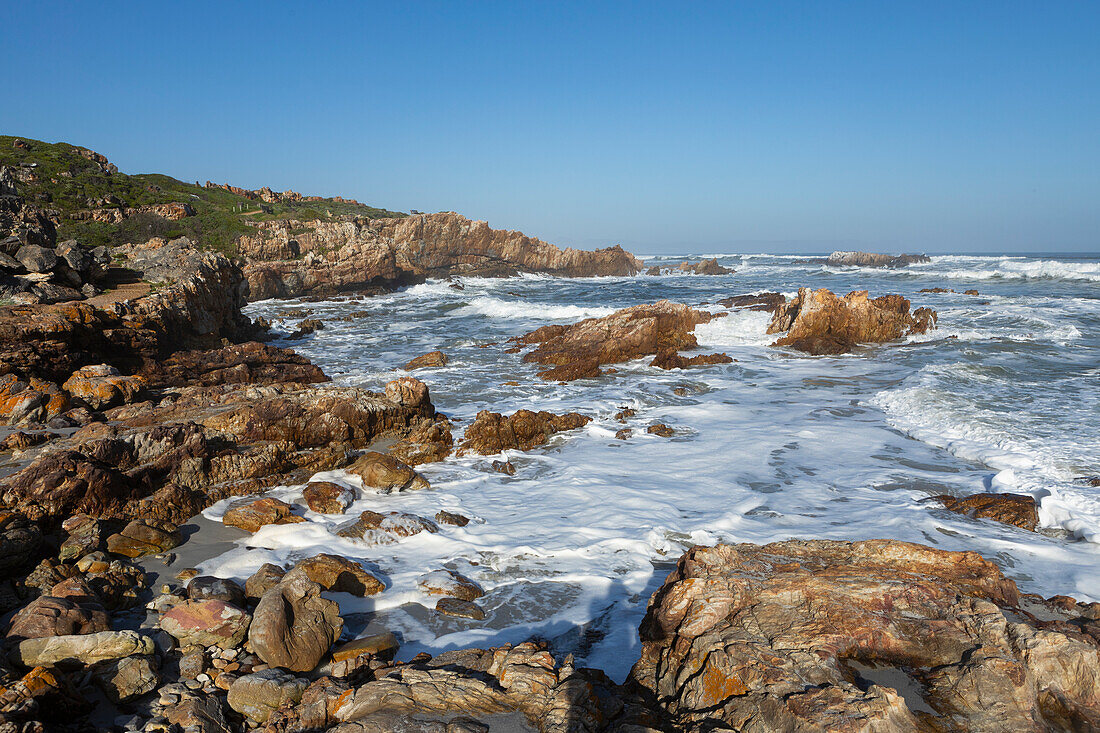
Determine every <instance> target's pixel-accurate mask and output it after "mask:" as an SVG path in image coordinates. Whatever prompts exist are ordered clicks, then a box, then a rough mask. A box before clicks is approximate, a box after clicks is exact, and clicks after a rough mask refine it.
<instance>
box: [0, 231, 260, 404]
mask: <svg viewBox="0 0 1100 733" xmlns="http://www.w3.org/2000/svg"><path fill="white" fill-rule="evenodd" d="M115 254H116V256H118V257H120V258H123V259H124V262H125V264H126V265H127V267H128V268H129V269H130V270H132V271H134V272H136V273H139V274H140V275H141V276H142V277H143V278H144V279H146V280H147V281H150V282H153V283H164V284H165V285H163V286H158V287H156V288H148V287H145V288H142V289H141V290H140V291H139V292H141V293H144V294H142V295H140V296H139V297H135V298H133V299H130V300H115V301H113V302H109V303H105V304H104V305H103V306H97V305H91V304H88V303H81V302H74V303H63V304H56V305H47V306H32V305H28V306H13V307H8V308H0V374H8V373H14V374H17V375H20V376H22V377H24V378H30V377H35V378H39V379H45V380H49V381H52V382H64V381H65V380H66V379H68V378H69V377H70V376H71V375H72V374H73V372H75V371H76V370H77V369H78V368H80V367H82V366H87V365H89V364H103V363H106V364H110V365H111V366H114V367H116V368H118V369H119V370H121V371H122V372H123V373H133V372H134V371H137V370H140V369H142V368H143V367H145V366H148V365H151V364H153V363H155V362H156V361H157V360H158V359H161V358H164V357H166V356H168V355H169V354H171V353H173V352H175V351H177V350H179V349H185V348H201V347H207V348H209V347H211V346H215V345H220V344H221V340H222V339H223V338H228V339H231V340H240V339H242V338H245V337H247V336H249V335H251V334H252V333H253V331H254V328H253V326H252V322H251V321H250V320H249V319H248V318H247V317H246V316H244V315H243V314H242V312H241V308H242V307H243V306H244V304H245V302H246V301H245V299H246V294H247V283H246V282H245V281H244V278H243V275H242V274H241V271H240V269H239V268H238V267H237V266H236V265H235V264H233V263H232V262H230V261H229V260H228V259H227V258H226V257H225V256H223V255H220V254H217V253H214V252H200V251H199V250H197V249H195V248H194V247H193V246H192V245H191V243H190V242H189V241H188V240H186V239H176V240H173V241H172V242H164V240H160V239H154V240H151V241H150V242H148V243H146V244H143V245H132V246H127V247H120V248H117V249H116V250H115Z"/></svg>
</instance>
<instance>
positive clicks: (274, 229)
mask: <svg viewBox="0 0 1100 733" xmlns="http://www.w3.org/2000/svg"><path fill="white" fill-rule="evenodd" d="M256 230H257V231H256V234H255V235H253V236H244V237H241V239H240V241H239V243H238V250H239V252H240V254H241V255H242V256H244V257H246V258H248V260H249V264H248V265H247V266H246V267H245V273H246V275H247V277H248V281H249V285H250V289H251V297H252V298H253V299H255V300H261V299H264V298H276V297H279V298H286V297H296V296H301V295H327V294H332V293H339V292H345V291H360V290H370V289H372V288H378V289H384V288H392V287H395V286H399V285H405V284H409V283H413V282H420V281H422V280H423V279H424V278H427V277H448V276H452V275H482V276H504V275H514V274H516V273H519V272H542V273H549V274H552V275H562V276H566V277H589V276H596V275H633V274H635V273H637V272H638V271H639V269H640V268H641V263H640V262H639V261H638V260H637V259H635V258H634V257H633V256H632V255H631V254H630V253H628V252H626V251H624V250H623V249H622V248H621V247H618V246H616V247H610V248H607V249H601V250H596V251H594V252H587V251H582V250H575V249H565V250H561V249H559V248H557V247H555V246H554V245H552V244H547V243H546V242H543V241H542V240H539V239H535V238H532V237H528V236H526V235H524V234H522V233H520V232H511V231H504V230H497V229H490V228H489V225H488V224H487V223H486V222H484V221H470V220H469V219H466V218H464V217H462V216H459V215H458V214H455V213H441V214H425V215H417V216H409V217H405V218H401V219H355V220H351V221H339V222H297V221H270V222H257V223H256Z"/></svg>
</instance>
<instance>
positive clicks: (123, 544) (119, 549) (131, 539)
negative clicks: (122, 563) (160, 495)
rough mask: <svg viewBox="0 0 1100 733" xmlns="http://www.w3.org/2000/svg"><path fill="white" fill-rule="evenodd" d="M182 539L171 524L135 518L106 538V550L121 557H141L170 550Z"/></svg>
mask: <svg viewBox="0 0 1100 733" xmlns="http://www.w3.org/2000/svg"><path fill="white" fill-rule="evenodd" d="M182 541H183V538H182V536H181V535H180V533H179V530H177V529H176V528H175V527H173V526H171V525H164V524H162V523H160V522H156V521H153V520H149V521H142V520H140V519H135V520H133V521H132V522H130V523H129V524H127V525H126V526H125V527H123V528H122V531H121V532H119V533H118V534H113V535H111V536H110V537H108V538H107V551H108V552H113V553H114V554H116V555H122V556H123V557H143V556H145V555H156V554H157V553H160V552H165V551H167V550H171V549H172V548H173V547H176V546H177V545H179V544H180V543H181V542H182Z"/></svg>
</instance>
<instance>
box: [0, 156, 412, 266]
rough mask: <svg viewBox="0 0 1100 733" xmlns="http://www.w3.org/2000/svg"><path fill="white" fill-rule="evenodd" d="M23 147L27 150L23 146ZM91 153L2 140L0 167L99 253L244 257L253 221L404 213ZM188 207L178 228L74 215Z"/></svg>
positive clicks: (62, 228)
mask: <svg viewBox="0 0 1100 733" xmlns="http://www.w3.org/2000/svg"><path fill="white" fill-rule="evenodd" d="M16 140H20V141H22V143H23V144H24V145H25V147H16V145H15V142H16ZM86 153H90V151H86V149H84V148H80V147H77V146H74V145H69V144H68V143H45V142H41V141H38V140H32V139H30V138H17V137H13V136H10V135H0V166H2V165H6V166H11V167H13V168H17V169H19V171H20V173H19V177H20V178H21V179H23V182H22V183H20V184H19V193H20V194H21V195H22V196H24V197H25V198H26V199H27V200H28V201H30V202H32V203H34V204H35V205H37V206H40V207H42V208H45V209H52V210H54V211H55V212H56V213H57V215H58V219H59V226H58V236H59V238H62V239H76V240H77V241H79V242H80V243H81V244H84V245H87V246H90V247H95V246H98V245H101V244H106V245H108V246H110V245H116V244H124V243H127V242H138V241H145V240H147V239H149V238H150V237H154V236H159V237H165V238H172V237H179V236H187V237H190V238H191V239H192V240H193V241H195V242H197V243H199V244H200V245H201V246H203V247H207V248H210V249H217V250H220V251H223V252H226V253H230V254H232V253H234V252H235V251H236V240H237V238H238V237H239V236H240V235H241V234H243V233H247V232H248V231H250V230H251V227H249V226H248V225H247V224H246V223H245V221H247V220H251V221H257V220H266V219H301V220H305V221H310V220H315V219H320V220H331V219H338V218H343V217H347V216H365V217H371V218H377V217H389V216H404V214H403V213H400V212H394V211H387V210H386V209H378V208H375V207H373V206H366V205H363V204H353V203H348V202H346V201H334V200H332V199H324V200H321V201H295V202H279V203H261V202H259V201H253V200H251V199H249V198H247V197H245V196H239V195H237V194H235V193H232V192H230V191H226V190H224V189H220V188H204V187H203V186H199V185H196V184H194V183H184V182H183V181H177V180H176V179H175V178H172V177H170V176H166V175H161V174H158V173H147V174H139V175H127V174H125V173H121V172H109V170H105V169H106V168H107V166H106V164H105V163H104V162H103V161H97V160H95V159H94V158H92V157H88V155H87V154H86ZM175 202H178V203H186V204H188V205H190V206H191V207H192V208H193V209H194V210H195V216H188V217H185V218H183V219H180V220H178V221H171V220H169V219H165V218H163V217H160V216H156V215H154V214H149V213H135V214H132V215H131V216H129V217H128V218H126V219H124V220H123V221H121V222H119V223H117V224H106V223H103V222H93V221H78V220H76V219H74V218H73V215H74V214H75V213H77V212H80V211H87V210H89V209H111V208H127V209H129V208H133V207H137V206H145V205H150V204H166V203H175Z"/></svg>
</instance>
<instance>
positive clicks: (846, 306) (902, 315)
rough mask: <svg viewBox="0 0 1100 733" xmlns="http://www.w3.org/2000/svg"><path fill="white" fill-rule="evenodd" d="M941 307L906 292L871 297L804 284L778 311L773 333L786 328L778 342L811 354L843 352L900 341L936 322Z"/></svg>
mask: <svg viewBox="0 0 1100 733" xmlns="http://www.w3.org/2000/svg"><path fill="white" fill-rule="evenodd" d="M936 318H937V315H936V312H935V311H934V310H931V309H929V308H918V309H916V310H915V311H913V313H912V314H910V313H909V301H908V300H906V299H905V298H903V297H901V296H900V295H884V296H882V297H880V298H874V299H871V298H869V297H868V296H867V291H866V290H857V291H853V292H851V293H849V294H848V295H846V296H844V297H843V298H839V297H837V296H836V295H834V294H833V293H832V292H831V291H829V290H825V289H821V290H814V291H811V290H809V289H808V288H799V291H798V295H796V296H795V297H794V298H792V299H791V300H790V301H787V302H786V303H785V304H784V305H783V306H781V307H780V308H779V309H778V310H777V311H775V314H774V316H773V317H772V322H771V324H770V325H769V326H768V333H780V332H783V331H786V335H785V336H783V337H781V338H780V339H779V340H777V341H776V342H775V343H774V344H772V345H773V346H789V347H791V348H794V349H798V350H799V351H805V352H807V353H810V354H815V355H817V354H842V353H845V352H848V351H851V350H852V349H853V348H854V347H855V346H856V345H857V344H864V343H882V342H885V341H895V340H897V339H900V338H903V337H905V336H908V335H910V334H920V333H925V332H926V331H928V330H929V329H932V328H935V327H936Z"/></svg>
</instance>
